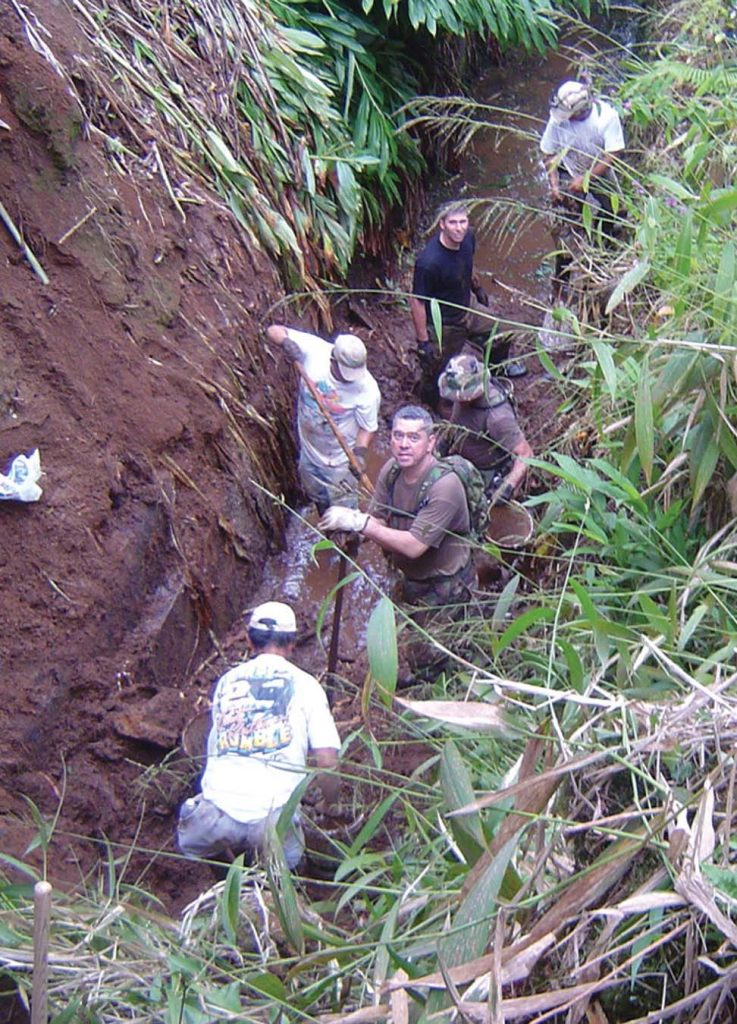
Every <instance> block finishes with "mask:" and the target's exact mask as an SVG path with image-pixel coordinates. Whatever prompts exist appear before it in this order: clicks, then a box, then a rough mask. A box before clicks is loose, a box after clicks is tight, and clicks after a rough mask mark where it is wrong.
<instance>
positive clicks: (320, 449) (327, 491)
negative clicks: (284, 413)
mask: <svg viewBox="0 0 737 1024" xmlns="http://www.w3.org/2000/svg"><path fill="white" fill-rule="evenodd" d="M266 340H267V341H268V342H270V343H271V344H274V345H280V346H281V347H282V348H283V349H284V351H285V352H286V353H287V355H288V356H289V358H290V359H294V361H295V362H297V363H299V364H300V365H301V367H302V369H303V370H304V372H305V373H306V375H307V376H308V377H309V379H310V380H311V381H312V383H313V384H314V385H315V389H316V391H317V392H318V393H319V395H320V398H321V400H322V405H323V406H324V408H325V410H326V411H327V412H328V414H329V415H330V417H331V419H332V420H333V422H334V424H335V426H336V427H337V428H338V430H339V431H340V433H341V434H342V436H343V438H344V440H345V441H346V443H347V445H348V447H349V448H351V449H352V451H353V455H354V456H355V458H356V461H357V463H358V465H359V466H360V467H361V468H362V469H363V468H364V467H365V464H366V455H367V453H368V449H369V446H370V445H371V442H372V441H373V438H374V434H375V433H376V430H377V429H378V425H379V420H378V417H379V404H380V402H381V394H380V392H379V385H378V384H377V383H376V381H375V380H374V378H373V377H372V376H371V374H370V373H369V371H368V369H367V367H366V346H365V345H364V343H363V342H362V341H361V339H360V338H357V337H356V336H355V335H354V334H339V335H338V337H337V338H336V339H335V343H334V344H332V345H331V344H330V342H327V341H324V340H323V339H322V338H318V337H317V336H316V335H314V334H308V333H307V332H306V331H298V330H295V329H294V328H293V327H285V326H283V325H282V324H272V325H271V327H269V328H268V330H267V331H266ZM297 431H298V433H299V441H300V452H299V467H298V468H299V477H300V480H301V481H302V486H303V487H304V489H305V491H306V492H307V496H308V498H310V500H311V501H314V503H315V505H316V506H317V510H318V512H319V513H320V514H321V515H322V513H323V512H325V510H326V509H327V508H328V507H329V506H330V505H333V504H340V505H346V506H349V507H351V508H355V507H356V506H357V503H358V499H357V481H356V479H355V477H354V476H353V474H352V472H351V469H350V466H349V463H348V456H347V455H346V453H345V451H344V450H343V448H342V447H341V445H340V443H339V442H338V440H337V439H336V437H335V435H334V433H333V431H332V430H331V428H330V426H329V424H328V422H327V420H326V419H325V416H324V415H323V413H322V411H321V409H320V408H319V406H318V404H317V402H316V401H315V398H314V397H313V395H312V394H311V393H310V390H309V388H308V387H307V385H306V384H305V382H304V380H300V382H299V399H298V402H297Z"/></svg>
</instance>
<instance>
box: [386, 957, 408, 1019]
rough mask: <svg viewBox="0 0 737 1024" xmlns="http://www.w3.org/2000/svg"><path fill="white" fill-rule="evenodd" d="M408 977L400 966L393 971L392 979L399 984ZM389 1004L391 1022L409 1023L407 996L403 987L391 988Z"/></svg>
mask: <svg viewBox="0 0 737 1024" xmlns="http://www.w3.org/2000/svg"><path fill="white" fill-rule="evenodd" d="M408 978H409V975H408V974H407V972H406V971H405V970H403V969H402V968H401V967H400V969H399V970H398V971H397V972H396V973H395V975H394V979H393V980H394V981H397V982H399V983H400V985H401V983H402V982H405V981H407V980H408ZM389 1005H390V1007H391V1020H392V1024H409V996H408V995H407V992H406V990H405V989H404V988H403V987H401V988H395V989H393V990H392V993H391V995H390V996H389Z"/></svg>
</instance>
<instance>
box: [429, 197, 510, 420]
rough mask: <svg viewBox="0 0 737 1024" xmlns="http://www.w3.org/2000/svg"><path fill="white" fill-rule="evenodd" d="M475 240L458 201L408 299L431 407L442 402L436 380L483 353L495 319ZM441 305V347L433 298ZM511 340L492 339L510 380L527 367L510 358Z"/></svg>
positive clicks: (432, 244)
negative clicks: (460, 356)
mask: <svg viewBox="0 0 737 1024" xmlns="http://www.w3.org/2000/svg"><path fill="white" fill-rule="evenodd" d="M475 251H476V239H475V237H474V234H473V231H472V230H471V228H470V225H469V220H468V209H467V207H466V206H464V205H463V204H460V203H456V204H453V205H451V206H448V207H446V208H445V210H444V211H443V213H442V215H441V217H440V220H439V222H438V233H437V234H436V235H434V236H433V238H431V239H430V241H429V242H428V243H427V245H426V246H425V247H424V248H423V249H422V250H421V252H420V253H419V255H418V257H417V261H416V263H415V270H414V278H413V282H412V292H413V294H412V296H411V298H410V300H409V303H410V313H411V315H412V323H413V326H414V330H415V337H416V338H417V345H418V354H419V357H420V364H421V367H422V381H421V384H420V396H421V398H422V400H423V401H424V402H426V403H427V404H428V405H431V406H433V407H436V406H437V404H438V391H437V379H438V376H439V374H440V372H441V370H442V369H443V367H444V366H445V364H446V363H447V362H448V360H449V359H450V358H451V357H452V356H454V355H456V354H457V353H458V352H460V351H461V349H463V348H464V347H468V346H470V348H471V350H475V351H476V352H477V353H479V354H483V352H484V348H485V345H486V341H487V339H488V338H489V335H490V334H491V332H492V330H493V328H494V326H495V324H496V318H495V317H494V316H493V315H492V312H491V309H490V306H489V297H488V295H487V294H486V292H485V291H484V289H483V288H482V287H481V285H480V283H479V280H478V278H477V276H476V275H475V274H474V270H473V257H474V253H475ZM432 299H436V300H437V301H438V303H439V306H440V317H441V321H442V345H441V346H440V345H438V340H437V339H436V338H435V332H434V329H433V321H432V311H431V302H430V300H432ZM510 344H511V339H510V338H509V336H508V335H500V336H499V337H498V338H495V339H494V342H493V343H492V350H491V360H492V362H493V363H494V365H496V366H499V367H500V368H501V369H502V372H506V373H507V375H508V376H510V377H514V376H520V375H521V374H523V373H525V372H526V368H525V367H524V366H523V365H521V364H519V363H510V362H509V360H508V356H509V347H510Z"/></svg>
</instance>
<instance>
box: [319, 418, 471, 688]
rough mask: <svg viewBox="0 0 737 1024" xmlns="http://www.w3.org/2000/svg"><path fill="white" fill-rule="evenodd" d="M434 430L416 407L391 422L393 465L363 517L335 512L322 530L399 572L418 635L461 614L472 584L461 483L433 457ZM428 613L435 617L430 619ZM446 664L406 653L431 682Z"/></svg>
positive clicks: (430, 655)
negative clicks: (347, 535) (383, 555)
mask: <svg viewBox="0 0 737 1024" xmlns="http://www.w3.org/2000/svg"><path fill="white" fill-rule="evenodd" d="M435 440H436V433H435V424H434V422H433V419H432V417H431V416H430V414H429V413H428V411H427V410H426V409H423V408H422V407H421V406H411V405H409V406H403V407H402V408H401V409H399V410H398V412H397V413H396V414H395V416H394V420H393V424H392V436H391V450H392V455H393V458H391V459H389V461H388V462H387V463H385V465H384V466H383V468H382V469H381V472H380V473H379V477H378V479H377V481H376V491H375V493H374V496H373V499H372V501H371V506H370V510H369V512H368V513H366V512H359V511H357V510H356V509H349V508H343V507H341V506H340V505H333V506H332V507H331V508H329V509H328V510H327V512H326V513H325V515H324V516H323V517H322V519H321V520H320V524H319V525H320V528H321V529H322V530H325V531H326V532H329V531H331V530H349V531H351V530H352V531H356V532H358V533H362V534H363V535H364V537H367V538H368V539H369V540H373V541H374V542H375V543H376V544H378V545H379V546H380V547H382V548H383V549H384V551H386V552H387V554H388V555H389V556H390V558H391V560H392V562H393V563H394V565H395V566H396V567H397V568H398V569H399V571H400V572H401V573H402V577H403V579H402V589H401V594H400V598H401V600H402V602H403V603H405V604H407V605H408V606H409V607H410V608H411V610H412V617H413V619H414V620H415V621H416V622H417V623H418V625H422V626H423V628H427V627H428V625H429V623H430V616H431V615H432V616H433V618H435V619H436V621H438V618H437V617H439V616H440V614H441V613H440V611H439V609H440V608H442V609H443V613H442V615H443V618H446V617H447V618H452V617H454V616H455V615H457V614H459V613H462V612H463V610H464V607H465V605H466V604H467V603H468V602H469V600H470V599H471V595H472V588H473V587H474V585H475V583H476V568H475V564H474V559H473V551H472V547H471V538H470V533H471V519H470V514H469V509H468V500H467V498H466V490H465V487H464V485H463V483H462V481H461V480H460V478H459V477H458V476H457V475H456V474H455V473H454V472H453V471H452V470H447V469H446V467H444V466H442V465H441V464H440V463H439V462H438V460H437V459H436V458H435V454H434V451H435ZM433 613H434V614H433ZM446 660H447V659H445V658H441V659H440V660H439V659H438V654H437V650H433V649H431V648H428V645H427V644H423V645H415V649H414V650H413V651H411V652H410V661H411V663H412V665H413V669H414V670H416V671H422V674H423V676H424V677H425V678H432V676H434V675H437V673H438V671H440V669H442V667H443V664H444V662H445V661H446Z"/></svg>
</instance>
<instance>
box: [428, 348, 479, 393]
mask: <svg viewBox="0 0 737 1024" xmlns="http://www.w3.org/2000/svg"><path fill="white" fill-rule="evenodd" d="M487 376H488V372H487V370H486V367H485V366H484V364H483V363H482V362H480V361H479V360H478V359H477V358H476V356H472V355H461V356H453V358H452V359H451V360H450V361H449V362H448V365H447V366H446V367H445V369H444V370H443V372H442V373H441V374H440V378H439V379H438V390H439V391H440V396H441V398H446V399H449V400H450V401H451V402H472V401H473V400H474V398H480V397H481V396H482V395H483V393H484V387H485V386H486V379H487Z"/></svg>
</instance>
